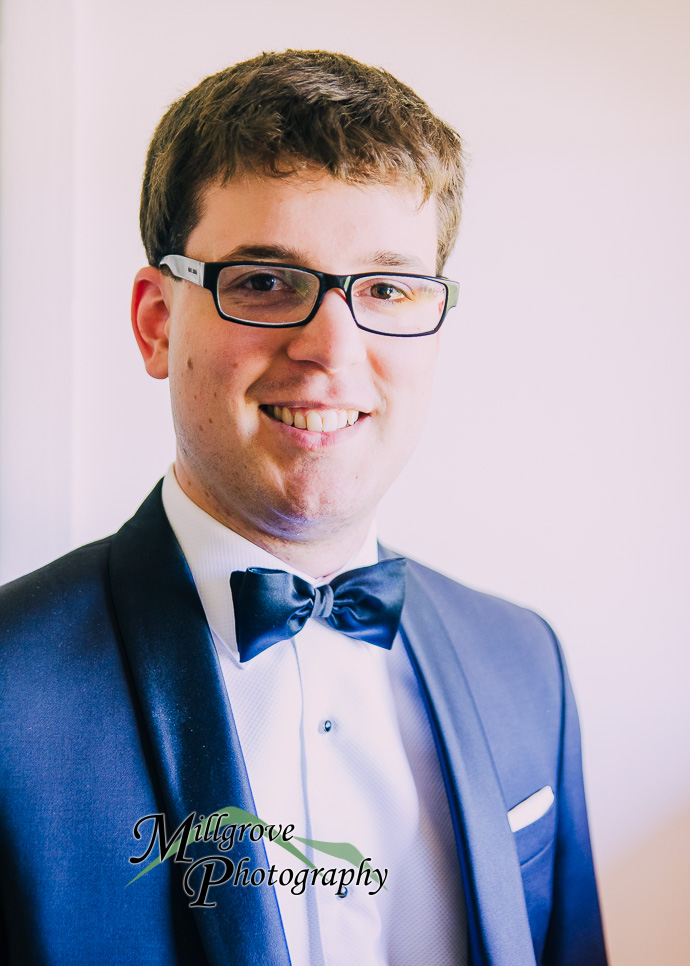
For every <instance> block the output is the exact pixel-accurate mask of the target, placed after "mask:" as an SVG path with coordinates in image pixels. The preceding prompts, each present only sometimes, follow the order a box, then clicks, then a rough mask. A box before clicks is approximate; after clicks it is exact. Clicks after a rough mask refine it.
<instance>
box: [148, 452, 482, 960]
mask: <svg viewBox="0 0 690 966" xmlns="http://www.w3.org/2000/svg"><path fill="white" fill-rule="evenodd" d="M163 505H164V508H165V512H166V514H167V516H168V519H169V521H170V524H171V526H172V528H173V531H174V532H175V535H176V537H177V539H178V541H179V543H180V546H181V547H182V551H183V553H184V555H185V557H186V559H187V562H188V564H189V568H190V570H191V573H192V577H193V578H194V582H195V584H196V587H197V591H198V593H199V596H200V598H201V603H202V605H203V608H204V611H205V614H206V618H207V620H208V623H209V626H210V628H211V633H212V636H213V640H214V643H215V646H216V649H217V652H218V657H219V660H220V666H221V669H222V673H223V677H224V680H225V684H226V687H227V691H228V696H229V700H230V705H231V708H232V713H233V717H234V719H235V724H236V727H237V732H238V735H239V739H240V744H241V747H242V752H243V755H244V760H245V764H246V767H247V773H248V776H249V783H250V786H251V789H252V794H253V797H254V803H255V808H256V812H255V813H256V814H257V815H258V816H259V817H260V818H261V819H262V821H265V822H267V823H275V824H276V825H278V824H282V825H283V826H285V825H287V824H293V825H294V826H295V835H300V836H302V837H304V838H309V839H313V840H317V841H320V842H349V843H351V844H352V845H354V846H355V847H356V848H357V849H359V851H360V852H361V853H362V854H363V855H364V857H365V858H367V859H369V860H370V864H371V866H372V868H373V869H377V868H378V869H381V870H383V869H386V870H388V875H387V878H386V880H385V889H379V891H378V892H376V894H375V895H372V894H370V893H372V892H374V891H375V890H376V888H377V884H376V882H375V881H373V880H371V881H370V882H369V884H365V882H364V881H361V882H360V884H358V885H357V884H351V885H349V886H348V888H347V894H346V895H345V896H344V897H339V896H337V895H336V888H337V886H333V887H328V886H326V885H321V884H315V885H311V884H308V885H307V886H306V888H305V889H304V892H303V893H302V894H299V890H294V891H293V889H292V888H291V887H290V886H281V885H276V887H275V890H276V896H277V899H278V905H279V909H280V914H281V918H282V921H283V928H284V931H285V937H286V941H287V945H288V950H289V953H290V958H291V961H292V963H293V964H294V966H352V964H353V963H357V964H358V966H384V964H386V966H419V964H421V963H424V964H426V963H433V964H434V966H462V964H463V963H465V962H466V961H467V935H466V932H467V921H466V910H465V903H464V897H463V890H462V883H461V877H460V869H459V862H458V857H457V851H456V845H455V840H454V835H453V830H452V823H451V818H450V813H449V808H448V802H447V797H446V793H445V789H444V784H443V779H442V776H441V770H440V766H439V762H438V757H437V753H436V750H435V747H434V741H433V736H432V733H431V728H430V726H429V722H428V718H427V715H426V711H425V709H424V705H423V701H422V697H421V694H420V691H419V685H418V683H417V680H416V678H415V675H414V672H413V670H412V667H411V665H410V662H409V659H408V657H407V654H406V652H405V648H404V645H403V643H402V641H401V640H400V636H399V635H398V637H397V638H396V640H395V642H394V644H393V648H392V650H391V651H386V650H384V649H383V648H380V647H376V646H374V645H371V644H369V643H367V642H366V641H357V640H354V639H353V638H349V637H346V636H345V635H344V634H341V633H340V632H339V631H336V630H334V629H333V628H331V627H330V626H329V625H328V624H326V623H325V622H323V621H320V620H313V619H310V620H308V621H307V623H306V625H305V627H304V628H303V629H302V630H301V631H300V632H299V634H297V635H296V636H295V637H293V638H292V639H290V640H289V641H284V642H280V643H279V644H276V645H274V646H272V647H270V648H268V649H267V650H266V651H264V652H263V653H261V654H259V655H258V656H256V657H255V658H253V659H252V660H250V661H247V662H245V663H244V664H240V662H239V657H238V653H237V645H236V641H235V629H234V616H233V606H232V596H231V591H230V584H229V578H230V574H231V573H232V572H233V570H245V569H246V568H247V567H269V568H273V569H280V570H285V571H288V572H290V573H293V574H297V575H298V576H300V577H303V578H304V579H305V580H308V581H310V582H311V583H315V580H314V578H312V577H309V576H308V575H306V574H303V573H300V572H299V571H297V570H295V569H294V568H293V567H290V566H289V565H287V564H286V563H284V562H283V561H281V560H278V559H277V558H276V557H274V556H272V555H271V554H270V553H268V552H267V551H265V550H263V549H261V548H260V547H257V546H256V545H255V544H253V543H251V542H250V541H248V540H246V539H244V538H243V537H241V536H239V535H238V534H237V533H235V532H233V531H232V530H229V529H228V528H227V527H224V526H223V525H222V524H221V523H219V522H218V521H217V520H215V519H213V518H212V517H211V516H209V515H208V514H207V513H205V512H204V511H203V510H201V509H200V508H199V507H198V506H196V504H194V503H193V502H192V501H191V500H190V499H189V498H188V497H187V496H186V495H185V494H184V493H183V491H182V489H181V488H180V486H179V484H178V483H177V481H176V479H175V475H174V472H173V469H172V468H171V469H170V470H169V471H168V473H167V475H166V477H165V480H164V483H163ZM377 559H378V554H377V547H376V536H375V532H374V530H373V528H372V530H371V531H370V533H369V534H368V536H367V538H366V540H365V542H364V544H363V546H362V547H361V549H360V550H359V552H358V553H357V554H355V556H354V557H353V558H352V559H351V560H350V561H348V563H347V564H346V566H344V567H343V568H342V569H341V570H340V571H337V573H341V572H343V571H346V570H352V569H354V568H356V567H364V566H368V565H370V564H373V563H376V561H377ZM334 576H336V574H331V575H329V579H330V578H332V577H334ZM321 582H322V583H323V582H325V581H324V580H322V581H321ZM231 804H233V803H232V802H219V803H218V807H219V808H221V807H223V806H224V805H231ZM295 844H296V845H297V846H298V847H300V848H302V846H301V845H300V844H299V843H297V842H295ZM265 845H266V852H267V857H268V862H269V865H274V866H275V868H276V874H277V873H278V872H279V871H280V870H285V869H292V870H293V872H295V873H296V872H298V871H300V870H303V869H304V868H305V865H304V863H303V862H302V861H301V860H299V859H297V858H293V857H292V856H290V855H289V853H288V852H286V851H285V850H284V849H282V848H281V847H280V846H279V845H278V844H277V843H275V842H273V843H271V842H269V841H265ZM305 851H306V854H307V855H308V857H309V858H310V860H311V861H312V862H314V865H315V866H317V867H319V868H321V867H323V868H326V869H331V868H338V869H340V868H347V869H350V868H352V866H350V865H348V864H347V863H345V862H343V861H342V860H339V859H336V858H333V857H330V856H328V855H325V854H323V853H322V852H318V851H315V850H311V849H305ZM287 878H288V877H287V876H286V880H287ZM293 882H294V880H293ZM221 888H222V887H221Z"/></svg>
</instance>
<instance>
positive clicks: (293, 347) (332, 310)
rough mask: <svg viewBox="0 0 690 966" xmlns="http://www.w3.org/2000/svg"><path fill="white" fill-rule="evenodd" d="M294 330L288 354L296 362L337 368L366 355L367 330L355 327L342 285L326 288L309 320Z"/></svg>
mask: <svg viewBox="0 0 690 966" xmlns="http://www.w3.org/2000/svg"><path fill="white" fill-rule="evenodd" d="M293 332H294V333H295V335H294V336H293V338H292V339H291V340H290V342H289V344H288V348H287V354H288V357H289V358H290V359H293V360H294V361H295V362H313V363H315V365H317V366H319V367H320V368H321V369H323V370H324V371H325V372H337V371H338V370H339V369H343V368H344V367H346V366H351V365H356V364H357V363H359V362H363V361H364V360H365V359H366V354H367V353H366V344H365V335H366V334H365V333H364V332H363V331H362V329H359V328H358V327H357V325H356V323H355V320H354V318H353V317H352V312H351V311H350V307H349V305H348V304H347V298H346V296H345V293H344V292H343V290H342V289H336V288H334V289H331V290H330V291H328V292H326V294H325V296H324V298H323V301H322V302H321V305H320V306H319V310H318V312H317V313H316V315H315V316H314V318H313V319H312V320H311V322H308V323H307V325H305V326H303V327H301V328H296V329H293Z"/></svg>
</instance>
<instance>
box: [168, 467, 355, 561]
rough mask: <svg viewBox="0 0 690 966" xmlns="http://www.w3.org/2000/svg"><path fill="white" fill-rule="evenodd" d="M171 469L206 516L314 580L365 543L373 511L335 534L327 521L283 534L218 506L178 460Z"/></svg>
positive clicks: (353, 553) (228, 508) (186, 492)
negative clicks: (322, 524) (321, 525)
mask: <svg viewBox="0 0 690 966" xmlns="http://www.w3.org/2000/svg"><path fill="white" fill-rule="evenodd" d="M174 470H175V477H176V479H177V482H178V483H179V485H180V488H181V489H182V491H183V492H184V493H185V495H186V496H188V497H189V499H190V500H192V502H193V503H196V505H197V506H198V507H199V508H200V509H202V510H203V511H204V512H205V513H208V514H209V516H212V517H213V518H214V519H215V520H217V521H218V522H219V523H222V524H223V526H224V527H227V528H228V529H229V530H233V531H234V532H235V533H237V534H239V535H240V536H241V537H244V539H245V540H249V541H250V542H251V543H253V544H255V545H256V546H257V547H261V549H262V550H266V551H267V552H268V553H270V554H272V555H273V556H274V557H277V558H278V559H279V560H282V561H283V562H284V563H286V564H288V565H289V566H290V567H293V568H294V569H295V570H299V571H301V572H302V573H303V574H307V575H309V576H310V577H313V578H314V579H315V580H320V579H322V578H325V577H328V576H329V575H330V574H332V573H334V572H335V571H337V570H340V568H341V567H343V566H344V565H345V564H346V563H347V562H348V560H351V559H352V557H354V555H355V554H356V553H357V551H358V550H359V549H360V547H361V546H362V544H363V543H364V541H365V539H366V536H367V534H368V532H369V528H370V527H371V523H372V520H373V517H374V514H373V512H372V513H370V514H369V515H368V516H365V517H362V518H361V519H357V520H356V521H355V522H353V523H351V524H349V525H347V526H342V524H341V525H340V526H339V527H338V528H336V529H335V532H334V526H333V524H332V523H330V522H329V523H326V524H324V526H323V527H320V526H319V525H318V523H317V522H314V524H313V525H310V526H309V528H308V530H307V529H306V528H304V527H303V528H301V529H300V528H297V527H296V528H295V532H294V533H292V534H290V535H286V534H283V533H278V532H275V531H272V530H271V529H270V528H269V527H267V526H261V525H260V524H258V523H255V522H254V521H253V520H251V519H247V518H245V517H243V516H241V515H240V514H238V513H237V512H235V508H234V507H226V506H222V505H220V504H219V503H218V502H217V501H216V500H214V499H213V497H212V496H211V494H210V493H208V492H207V491H203V490H201V489H199V487H197V486H195V485H194V482H193V480H192V479H191V478H190V477H189V476H188V474H187V473H185V471H184V469H183V468H182V467H181V466H180V462H179V461H178V462H176V463H175V467H174Z"/></svg>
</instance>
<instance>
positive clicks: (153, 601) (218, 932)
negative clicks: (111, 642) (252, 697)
mask: <svg viewBox="0 0 690 966" xmlns="http://www.w3.org/2000/svg"><path fill="white" fill-rule="evenodd" d="M160 488H161V485H160V484H158V486H157V487H156V488H155V489H154V491H153V492H152V493H151V495H150V496H149V497H148V499H147V500H146V501H145V503H144V504H143V505H142V506H141V508H140V509H139V511H138V512H137V514H136V515H135V516H134V517H133V518H132V519H131V520H130V521H128V523H126V524H125V525H124V527H123V528H122V529H121V530H120V531H119V532H118V533H117V534H116V535H115V536H114V537H113V542H112V549H111V556H110V577H111V589H112V595H113V606H114V609H115V614H116V618H117V623H118V624H119V627H120V631H121V636H122V642H123V645H124V650H125V653H126V656H127V659H128V662H129V666H130V670H131V674H132V678H133V681H134V690H135V692H136V700H138V703H139V710H140V714H141V719H142V721H143V730H144V732H145V735H146V738H147V739H148V743H149V744H150V748H151V758H152V761H153V763H154V768H155V771H156V772H157V778H158V785H159V789H160V796H161V805H162V810H163V811H164V812H165V813H166V816H167V820H168V827H169V829H170V828H172V829H175V828H177V826H178V825H179V824H180V822H182V821H183V820H184V819H185V818H186V817H187V815H188V814H189V813H190V812H196V813H197V816H199V815H204V816H207V815H210V814H212V813H213V812H215V811H217V810H218V809H221V808H223V807H226V806H231V805H234V806H237V807H239V808H242V809H245V810H246V811H248V812H251V813H252V814H255V812H254V802H253V799H252V793H251V789H250V787H249V781H248V778H247V770H246V767H245V763H244V758H243V756H242V751H241V748H240V743H239V739H238V736H237V730H236V728H235V723H234V720H233V716H232V711H231V709H230V705H229V702H228V698H227V693H226V691H225V687H224V685H223V678H222V674H221V670H220V665H219V663H218V658H217V656H216V651H215V647H214V646H213V641H212V639H211V635H210V632H209V629H208V624H207V623H206V619H205V616H204V611H203V608H202V606H201V602H200V600H199V597H198V595H197V592H196V589H195V586H194V583H193V581H192V579H191V575H190V573H189V570H188V568H187V563H186V561H185V558H184V556H183V554H182V551H181V550H180V547H179V545H178V543H177V540H176V539H175V536H174V534H173V532H172V530H171V528H170V525H169V524H168V520H167V517H166V516H165V512H164V510H163V506H162V503H161V496H160ZM180 628H184V633H182V634H181V633H180ZM242 854H243V855H248V856H249V859H250V867H251V868H255V867H263V868H266V867H267V861H266V852H265V849H264V846H263V843H262V842H261V841H259V842H258V843H252V842H247V841H246V840H245V841H243V843H242ZM152 874H155V870H154V871H153V873H152ZM177 885H178V886H179V888H182V885H181V882H178V883H177ZM210 898H211V899H212V900H213V901H215V902H216V903H217V905H216V907H215V908H204V909H199V908H197V909H194V914H195V916H196V923H197V927H198V929H199V933H200V935H201V938H202V942H203V944H204V948H205V951H206V955H207V958H208V962H209V964H210V966H222V964H225V963H227V962H228V956H231V958H232V962H233V964H236V966H289V964H290V958H289V955H288V951H287V945H286V943H285V936H284V932H283V926H282V922H281V918H280V912H279V909H278V902H277V899H276V896H275V892H274V890H273V889H267V888H244V887H238V888H232V887H231V886H230V885H229V884H228V885H224V886H221V887H220V888H218V889H215V890H213V893H212V894H210ZM257 935H260V936H261V944H260V945H259V944H257ZM230 951H232V952H230Z"/></svg>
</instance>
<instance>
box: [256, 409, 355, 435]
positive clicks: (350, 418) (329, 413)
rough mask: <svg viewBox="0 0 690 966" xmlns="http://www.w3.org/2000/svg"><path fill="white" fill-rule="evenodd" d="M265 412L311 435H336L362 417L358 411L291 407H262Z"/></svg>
mask: <svg viewBox="0 0 690 966" xmlns="http://www.w3.org/2000/svg"><path fill="white" fill-rule="evenodd" d="M261 408H262V409H263V411H264V412H266V413H268V415H269V416H271V417H272V418H273V419H277V420H279V421H280V422H281V423H284V424H285V425H286V426H294V427H295V429H306V430H308V432H310V433H334V432H336V430H339V429H344V428H345V427H346V426H353V425H354V424H355V423H356V422H357V420H358V419H359V417H360V415H367V414H366V413H360V411H359V410H358V409H306V408H302V407H294V408H293V407H291V406H262V407H261Z"/></svg>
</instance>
